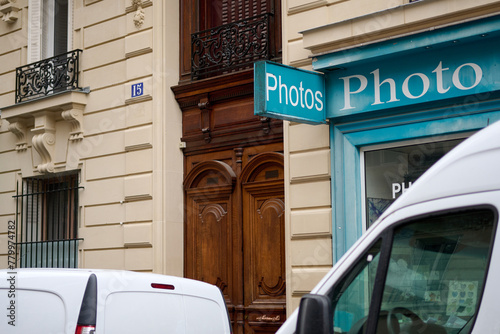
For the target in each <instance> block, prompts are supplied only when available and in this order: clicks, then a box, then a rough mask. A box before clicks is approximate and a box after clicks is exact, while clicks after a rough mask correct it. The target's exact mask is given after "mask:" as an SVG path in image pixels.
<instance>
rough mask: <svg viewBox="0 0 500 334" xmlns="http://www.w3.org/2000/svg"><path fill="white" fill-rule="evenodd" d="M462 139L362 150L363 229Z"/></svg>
mask: <svg viewBox="0 0 500 334" xmlns="http://www.w3.org/2000/svg"><path fill="white" fill-rule="evenodd" d="M462 141H463V139H454V140H447V141H440V142H429V143H423V144H416V145H407V146H399V147H390V148H384V149H376V150H369V151H368V150H367V151H365V153H364V161H365V166H364V167H365V183H366V184H365V189H366V191H365V193H366V197H365V206H366V222H367V228H368V227H370V225H371V224H373V223H374V222H375V221H376V220H377V219H378V217H380V215H381V214H382V213H383V212H384V211H385V210H386V209H387V208H388V207H389V206H390V205H391V204H392V203H393V202H394V201H395V200H396V198H398V197H399V196H400V195H401V194H403V192H404V191H405V190H406V189H408V188H409V187H410V186H411V185H412V183H413V182H415V181H416V180H417V179H418V178H419V177H420V176H421V175H422V174H423V173H424V172H425V171H427V169H429V168H430V167H431V166H432V165H433V164H435V163H436V162H437V161H438V160H439V159H440V158H441V157H443V156H444V155H445V154H446V153H448V152H449V151H451V149H452V148H454V147H455V146H457V145H458V144H459V143H460V142H462Z"/></svg>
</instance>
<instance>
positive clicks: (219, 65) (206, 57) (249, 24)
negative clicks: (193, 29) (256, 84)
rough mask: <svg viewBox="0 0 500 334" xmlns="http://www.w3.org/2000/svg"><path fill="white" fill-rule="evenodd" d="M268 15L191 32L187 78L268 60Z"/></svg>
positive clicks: (249, 65) (214, 73) (209, 74)
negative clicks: (189, 69) (189, 73)
mask: <svg viewBox="0 0 500 334" xmlns="http://www.w3.org/2000/svg"><path fill="white" fill-rule="evenodd" d="M271 19H272V14H270V13H266V14H262V15H258V16H254V17H252V18H249V19H245V20H240V21H236V22H232V23H229V24H225V25H222V26H219V27H216V28H213V29H208V30H204V31H200V32H198V33H194V34H192V35H191V62H192V66H191V78H192V79H200V78H206V77H209V76H214V75H220V74H224V73H229V72H232V71H236V70H241V69H244V68H250V67H251V66H253V63H254V62H255V61H257V60H262V59H271V57H272V56H273V55H272V54H271V36H272V28H271V23H270V21H271Z"/></svg>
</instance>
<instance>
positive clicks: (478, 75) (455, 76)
mask: <svg viewBox="0 0 500 334" xmlns="http://www.w3.org/2000/svg"><path fill="white" fill-rule="evenodd" d="M464 66H470V67H472V69H473V70H474V75H475V76H476V80H475V81H474V84H473V85H472V86H470V87H465V86H464V85H463V84H462V83H461V82H460V70H461V69H462V68H463V67H464ZM482 78H483V70H482V69H481V67H479V65H477V64H474V63H466V64H463V65H460V66H459V67H457V69H456V70H455V72H453V79H452V81H453V84H454V85H455V87H457V88H458V89H460V90H467V89H472V88H474V87H476V86H477V85H479V83H480V82H481V79H482Z"/></svg>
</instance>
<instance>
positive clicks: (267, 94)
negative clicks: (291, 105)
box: [266, 73, 281, 102]
mask: <svg viewBox="0 0 500 334" xmlns="http://www.w3.org/2000/svg"><path fill="white" fill-rule="evenodd" d="M269 78H272V79H274V86H271V85H270V84H269ZM280 78H281V77H280ZM277 83H278V81H276V76H275V75H273V74H271V73H266V98H267V101H269V91H270V90H276V85H277ZM280 97H281V95H280ZM280 102H281V99H280Z"/></svg>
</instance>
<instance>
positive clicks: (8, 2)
mask: <svg viewBox="0 0 500 334" xmlns="http://www.w3.org/2000/svg"><path fill="white" fill-rule="evenodd" d="M15 2H16V0H0V16H2V21H4V22H7V23H14V22H15V21H17V19H18V17H19V15H18V12H19V10H20V8H19V7H18V6H15V5H14V3H15Z"/></svg>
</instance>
